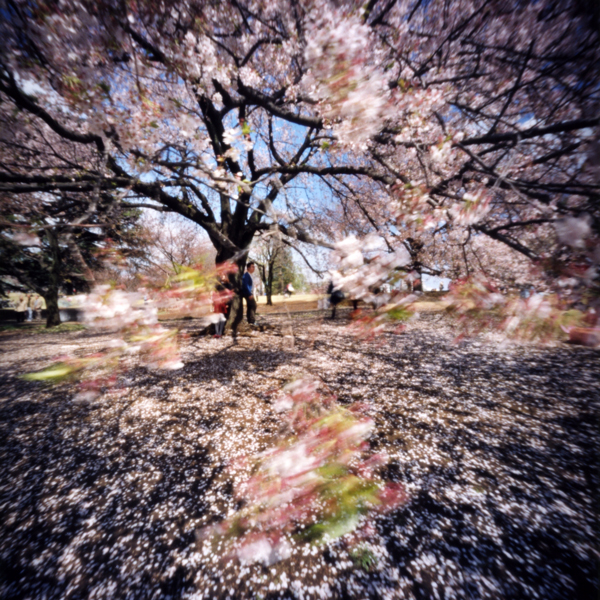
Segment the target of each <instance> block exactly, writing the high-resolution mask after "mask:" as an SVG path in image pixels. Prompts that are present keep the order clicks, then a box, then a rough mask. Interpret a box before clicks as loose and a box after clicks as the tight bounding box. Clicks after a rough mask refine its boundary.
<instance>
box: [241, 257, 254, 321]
mask: <svg viewBox="0 0 600 600" xmlns="http://www.w3.org/2000/svg"><path fill="white" fill-rule="evenodd" d="M255 268H256V267H255V265H254V263H253V262H249V263H248V265H247V266H246V272H245V273H244V277H242V296H243V297H244V298H246V307H247V308H246V319H247V320H248V323H250V324H251V325H252V324H253V323H254V322H255V321H256V300H255V298H254V281H253V280H252V273H254V269H255Z"/></svg>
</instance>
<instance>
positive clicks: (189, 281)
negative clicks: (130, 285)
mask: <svg viewBox="0 0 600 600" xmlns="http://www.w3.org/2000/svg"><path fill="white" fill-rule="evenodd" d="M203 268H204V267H203V265H199V266H197V267H196V268H183V267H182V268H181V271H180V274H179V275H178V276H177V278H176V279H175V280H174V281H173V282H172V285H171V287H170V288H169V289H166V290H150V289H148V290H144V291H140V292H127V291H125V290H122V289H118V288H114V287H111V286H109V285H100V286H97V287H95V288H94V290H93V291H92V292H91V293H90V294H84V295H80V296H78V297H75V298H74V300H75V301H76V302H77V304H79V305H80V306H81V307H82V310H83V319H82V321H83V322H84V323H85V324H86V325H87V326H88V327H90V328H91V329H95V330H98V331H103V332H107V333H111V334H112V337H111V339H110V341H109V343H108V345H107V347H105V348H104V349H103V350H102V351H100V352H96V353H93V354H90V355H87V356H83V357H77V356H63V357H60V358H59V359H57V362H56V363H54V364H53V365H51V366H50V367H48V368H46V369H44V370H43V371H40V372H37V373H30V374H28V375H27V376H26V377H27V378H28V379H31V380H39V381H48V382H59V381H64V380H71V381H79V382H80V393H79V395H78V398H79V399H85V400H91V399H93V398H95V397H96V396H98V395H100V393H101V392H102V390H103V389H109V388H114V386H116V385H118V377H119V375H121V374H123V373H124V372H125V371H126V370H127V369H128V368H129V366H130V365H129V360H130V358H131V357H134V356H135V357H137V358H138V360H139V364H141V365H143V366H146V367H148V368H151V369H166V370H176V369H181V368H182V367H183V366H184V365H183V362H182V361H181V357H180V352H179V342H178V336H179V334H178V331H177V330H175V329H167V328H165V327H163V326H162V325H161V324H160V323H159V320H158V309H159V307H161V308H168V309H169V310H171V311H175V312H176V313H178V314H181V315H182V316H184V315H188V314H190V312H191V311H194V310H197V309H199V308H202V307H206V306H208V305H210V304H211V303H212V302H213V301H214V300H215V297H217V298H216V299H217V300H219V301H221V302H227V301H228V300H229V299H230V298H231V294H232V292H231V291H229V290H224V291H222V292H220V293H217V294H215V292H213V291H212V290H213V288H214V285H215V282H216V279H217V278H219V277H222V276H224V275H227V274H228V273H231V272H232V271H233V270H235V269H237V267H235V266H234V265H233V266H232V265H231V264H230V263H224V264H222V265H219V267H218V268H216V269H215V270H213V271H209V272H207V271H205V270H203ZM204 321H205V323H204V324H205V325H208V324H209V323H210V322H212V315H207V316H206V317H205V319H204Z"/></svg>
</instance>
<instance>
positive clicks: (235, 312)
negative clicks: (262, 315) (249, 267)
mask: <svg viewBox="0 0 600 600" xmlns="http://www.w3.org/2000/svg"><path fill="white" fill-rule="evenodd" d="M231 258H232V255H231V254H230V253H229V252H228V251H227V250H222V249H221V250H219V249H217V258H216V263H217V264H221V263H223V262H225V261H228V260H231ZM235 263H236V265H237V267H238V271H237V273H232V274H231V275H229V283H230V285H231V289H232V291H233V298H232V300H231V304H230V307H229V316H228V317H227V322H226V323H225V329H226V330H229V329H231V332H232V335H233V337H234V338H235V337H236V336H237V330H238V327H239V326H240V323H241V322H242V320H243V318H244V300H243V298H242V277H243V275H244V269H245V268H246V255H244V256H243V257H242V258H241V259H238V260H236V261H235Z"/></svg>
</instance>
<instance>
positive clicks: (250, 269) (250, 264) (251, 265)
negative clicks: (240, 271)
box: [246, 261, 254, 274]
mask: <svg viewBox="0 0 600 600" xmlns="http://www.w3.org/2000/svg"><path fill="white" fill-rule="evenodd" d="M246 269H247V270H248V273H251V274H252V273H254V263H253V262H252V261H250V262H249V263H248V264H247V265H246Z"/></svg>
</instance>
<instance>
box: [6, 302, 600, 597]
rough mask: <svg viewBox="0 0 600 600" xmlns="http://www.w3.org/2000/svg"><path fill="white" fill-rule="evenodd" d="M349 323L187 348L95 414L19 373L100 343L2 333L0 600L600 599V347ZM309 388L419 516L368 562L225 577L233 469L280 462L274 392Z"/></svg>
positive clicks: (404, 520) (380, 536)
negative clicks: (343, 412)
mask: <svg viewBox="0 0 600 600" xmlns="http://www.w3.org/2000/svg"><path fill="white" fill-rule="evenodd" d="M311 302H312V300H311ZM276 306H277V304H276ZM341 312H342V316H343V317H344V318H341V319H339V320H337V321H333V322H332V321H329V320H326V319H323V318H322V317H323V316H325V314H324V313H321V315H319V314H318V313H316V314H312V315H302V314H297V313H296V314H294V313H292V318H291V319H290V318H288V317H287V316H284V315H272V316H268V315H266V316H263V317H262V320H263V323H264V324H265V325H266V327H265V329H266V331H264V332H262V333H256V332H250V333H249V334H248V335H247V336H245V335H242V336H241V337H240V340H239V343H238V345H237V346H232V345H231V340H230V338H223V339H221V340H214V339H212V338H197V337H191V338H190V339H189V340H188V341H187V342H185V344H186V345H185V348H184V360H185V362H186V366H185V368H184V369H182V370H180V371H175V372H170V373H162V372H151V371H148V370H146V369H141V368H140V369H136V370H134V371H133V372H132V373H130V374H129V375H128V377H127V379H124V380H123V381H122V384H123V386H124V388H123V389H124V393H123V394H122V395H118V394H106V395H105V396H103V397H101V398H99V399H97V400H95V401H94V402H93V403H81V402H77V401H75V400H74V399H73V396H74V393H73V390H74V388H73V387H72V386H71V385H63V386H62V387H60V388H56V389H51V388H47V387H44V386H42V385H40V384H37V383H29V382H25V381H22V380H20V379H18V375H19V374H20V373H23V372H26V371H32V370H34V369H38V368H41V367H43V366H45V365H47V364H48V363H49V361H50V360H51V358H52V357H54V356H56V355H57V354H60V353H61V352H66V351H74V352H81V353H84V352H85V353H87V352H90V351H91V350H93V349H94V348H99V347H102V346H103V344H105V343H106V341H107V338H105V337H103V336H97V335H91V334H89V333H87V332H85V331H68V332H65V333H60V334H43V335H42V334H37V333H35V332H32V333H30V335H22V334H21V333H20V332H11V331H7V332H4V333H2V334H1V335H0V352H1V354H0V365H1V366H0V415H1V416H0V428H1V429H0V473H1V479H0V519H1V521H0V522H1V526H0V528H1V535H0V560H1V563H0V565H1V569H2V570H1V576H2V580H1V583H0V597H2V598H31V599H41V598H44V599H47V600H50V599H59V598H61V599H62V598H98V599H106V600H109V599H111V600H112V599H115V598H131V599H142V598H143V599H145V598H173V599H175V598H207V599H208V598H211V599H212V598H242V599H255V598H263V599H266V598H271V599H275V598H281V599H283V598H290V599H291V598H307V599H308V598H310V599H313V598H315V599H317V598H328V597H330V598H356V599H364V598H389V599H395V598H398V599H400V598H418V599H429V598H440V599H441V598H445V599H450V598H457V599H458V598H460V599H463V598H464V599H477V598H490V599H491V598H493V599H505V598H510V599H515V600H516V599H524V598H540V599H544V600H546V599H564V598H573V599H575V598H577V599H579V598H581V599H588V598H595V597H596V593H597V590H598V552H597V539H598V530H597V520H596V514H597V508H598V506H597V499H598V475H599V469H598V467H599V462H598V456H600V452H599V450H600V448H599V447H598V445H599V444H598V440H599V436H598V433H599V403H600V397H599V396H600V394H599V392H598V390H599V389H600V369H599V368H598V367H599V366H600V351H599V350H591V349H585V348H578V347H574V346H568V345H565V344H557V345H556V346H554V347H550V348H537V347H532V346H523V345H511V346H503V345H502V344H501V343H500V341H499V339H496V338H495V337H494V336H490V337H488V338H485V339H483V338H482V339H477V340H472V341H469V342H463V343H462V344H461V345H458V346H456V345H453V343H452V340H453V337H454V336H453V334H452V332H451V331H450V329H449V325H448V322H447V321H446V320H445V319H446V317H444V316H443V315H442V313H438V312H433V313H430V314H424V312H425V311H423V314H422V316H421V318H420V319H418V320H416V321H414V322H413V323H410V324H409V326H408V328H407V331H406V332H405V333H404V334H401V335H394V334H392V333H387V334H384V335H383V336H381V337H380V338H378V339H376V340H375V341H374V342H372V343H359V342H358V341H357V340H356V338H354V337H352V336H351V335H350V334H349V333H348V332H347V330H346V329H345V328H344V325H345V323H346V321H345V316H346V315H347V314H348V309H346V310H345V311H344V310H342V311H341ZM182 326H183V327H185V328H188V329H189V330H191V331H193V330H194V329H195V328H197V327H198V325H196V324H195V322H194V321H191V322H185V323H183V324H182ZM306 373H309V374H312V375H314V376H316V377H319V378H321V380H322V381H323V383H324V385H326V386H328V387H329V388H330V389H331V390H332V391H334V392H336V393H337V394H338V396H339V400H340V402H342V403H351V402H354V401H362V402H366V403H368V404H369V405H370V407H371V413H372V416H373V418H374V419H375V421H376V423H377V429H376V435H375V436H374V438H373V440H372V442H373V446H374V449H376V450H377V451H382V450H383V451H386V452H387V453H388V454H389V455H390V457H391V466H390V467H389V468H388V469H387V470H386V472H385V473H384V477H386V478H388V479H390V480H394V481H400V482H402V483H403V484H404V485H405V487H406V489H407V492H408V495H409V500H408V502H407V504H406V505H404V506H403V507H401V508H400V509H399V510H397V511H396V512H394V513H393V514H391V515H389V516H387V517H381V518H379V519H378V520H377V521H376V522H375V526H376V531H375V532H374V535H373V537H372V538H371V539H369V540H368V542H365V543H364V544H362V545H361V546H360V548H359V549H358V550H357V549H354V550H351V549H349V548H348V547H347V546H346V545H345V540H344V539H341V540H338V541H336V542H332V543H330V544H329V545H327V546H322V547H317V548H310V547H298V548H297V549H296V551H295V553H294V554H293V555H292V557H291V558H289V559H288V560H286V561H282V562H280V563H277V564H275V565H272V566H271V567H268V568H267V567H265V566H263V565H245V566H242V565H240V564H239V563H237V562H235V561H231V560H230V561H225V562H224V561H221V560H220V557H219V556H218V555H217V554H215V553H214V552H213V551H212V549H211V548H210V545H209V544H205V543H203V542H202V541H200V540H199V539H198V536H197V532H198V530H199V529H200V528H201V527H202V526H203V525H205V524H207V523H209V522H213V521H216V520H218V519H220V518H222V517H223V516H224V515H225V514H227V512H228V511H229V510H232V509H233V508H234V506H235V501H234V499H233V498H232V482H231V479H230V476H229V475H228V473H227V471H226V470H225V469H224V467H225V465H226V464H227V463H228V462H231V461H232V459H235V458H236V457H239V456H241V455H243V454H247V453H255V452H258V451H260V450H263V449H265V448H267V447H269V445H270V443H271V441H272V440H273V437H274V436H275V435H276V433H277V428H278V423H279V417H278V415H277V414H276V413H275V412H274V411H273V408H272V404H271V398H272V396H271V395H270V392H271V391H272V390H274V389H277V388H279V387H280V386H281V385H283V384H284V383H285V382H286V381H289V380H290V379H291V378H293V377H294V376H297V375H298V374H306Z"/></svg>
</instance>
